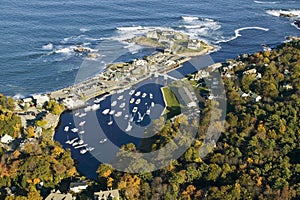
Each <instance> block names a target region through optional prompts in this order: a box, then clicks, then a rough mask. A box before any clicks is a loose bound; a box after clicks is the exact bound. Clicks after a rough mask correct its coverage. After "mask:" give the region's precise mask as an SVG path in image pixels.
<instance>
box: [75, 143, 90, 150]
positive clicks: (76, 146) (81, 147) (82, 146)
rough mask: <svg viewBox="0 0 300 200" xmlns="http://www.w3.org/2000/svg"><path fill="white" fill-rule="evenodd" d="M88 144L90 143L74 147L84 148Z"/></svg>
mask: <svg viewBox="0 0 300 200" xmlns="http://www.w3.org/2000/svg"><path fill="white" fill-rule="evenodd" d="M87 145H88V144H83V145H79V146H76V147H74V149H79V148H82V147H86V146H87Z"/></svg>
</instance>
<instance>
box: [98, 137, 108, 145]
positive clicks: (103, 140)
mask: <svg viewBox="0 0 300 200" xmlns="http://www.w3.org/2000/svg"><path fill="white" fill-rule="evenodd" d="M106 141H107V138H104V139H102V140H100V141H99V143H100V144H103V143H104V142H106Z"/></svg>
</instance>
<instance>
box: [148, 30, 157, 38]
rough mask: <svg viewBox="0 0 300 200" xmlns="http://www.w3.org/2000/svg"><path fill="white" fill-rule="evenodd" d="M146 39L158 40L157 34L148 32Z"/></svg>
mask: <svg viewBox="0 0 300 200" xmlns="http://www.w3.org/2000/svg"><path fill="white" fill-rule="evenodd" d="M147 38H151V39H158V36H157V32H156V31H149V32H148V33H147Z"/></svg>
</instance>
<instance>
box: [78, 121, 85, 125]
mask: <svg viewBox="0 0 300 200" xmlns="http://www.w3.org/2000/svg"><path fill="white" fill-rule="evenodd" d="M85 122H86V121H81V122H80V123H79V124H78V125H79V126H84V124H85Z"/></svg>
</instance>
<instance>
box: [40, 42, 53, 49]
mask: <svg viewBox="0 0 300 200" xmlns="http://www.w3.org/2000/svg"><path fill="white" fill-rule="evenodd" d="M42 49H43V50H52V49H53V44H52V43H48V44H46V45H44V46H43V47H42Z"/></svg>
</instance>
